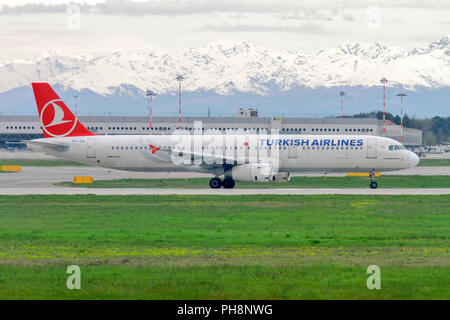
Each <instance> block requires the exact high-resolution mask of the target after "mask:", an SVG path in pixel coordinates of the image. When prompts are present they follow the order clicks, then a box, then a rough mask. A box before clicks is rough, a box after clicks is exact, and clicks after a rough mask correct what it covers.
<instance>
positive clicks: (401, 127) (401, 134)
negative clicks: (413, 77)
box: [397, 93, 407, 144]
mask: <svg viewBox="0 0 450 320" xmlns="http://www.w3.org/2000/svg"><path fill="white" fill-rule="evenodd" d="M406 96H407V94H406V93H399V94H397V97H400V105H401V107H400V143H401V144H403V97H406Z"/></svg>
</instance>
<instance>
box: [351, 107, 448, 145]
mask: <svg viewBox="0 0 450 320" xmlns="http://www.w3.org/2000/svg"><path fill="white" fill-rule="evenodd" d="M348 117H351V118H377V119H378V120H382V119H383V112H382V111H372V112H367V113H359V114H355V115H353V116H348ZM386 120H391V121H392V122H394V123H395V124H397V125H399V124H400V117H399V116H394V115H392V113H390V112H387V113H386ZM403 126H405V127H407V128H413V129H418V130H422V133H423V142H424V144H442V143H443V142H450V117H434V118H432V119H417V118H410V117H409V116H408V115H407V114H405V115H404V116H403Z"/></svg>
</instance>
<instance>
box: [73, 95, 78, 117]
mask: <svg viewBox="0 0 450 320" xmlns="http://www.w3.org/2000/svg"><path fill="white" fill-rule="evenodd" d="M73 98H74V99H75V116H76V117H78V114H77V98H78V96H73Z"/></svg>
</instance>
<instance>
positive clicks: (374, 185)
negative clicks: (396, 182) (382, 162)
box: [369, 172, 378, 189]
mask: <svg viewBox="0 0 450 320" xmlns="http://www.w3.org/2000/svg"><path fill="white" fill-rule="evenodd" d="M369 178H370V189H376V188H378V183H377V182H376V181H375V172H371V173H369Z"/></svg>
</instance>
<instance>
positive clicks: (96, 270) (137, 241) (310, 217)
mask: <svg viewBox="0 0 450 320" xmlns="http://www.w3.org/2000/svg"><path fill="white" fill-rule="evenodd" d="M449 213H450V196H371V197H367V196H338V195H332V196H276V195H258V196H254V195H252V196H94V195H86V196H81V195H79V196H0V298H1V299H11V298H13V299H29V298H34V299H87V298H92V299H116V298H122V299H135V298H137V299H166V298H170V299H298V298H304V299H349V298H350V299H449V298H450V271H449V265H450V248H449V235H450V217H449ZM71 264H77V265H79V266H80V267H81V272H82V280H81V287H82V289H81V290H74V291H71V290H68V289H67V288H66V285H65V284H66V279H67V277H68V274H66V273H65V272H66V268H67V266H68V265H71ZM372 264H375V265H378V266H380V268H381V286H382V289H381V290H368V289H367V288H366V280H367V277H368V276H369V275H367V274H366V268H367V267H368V266H369V265H372Z"/></svg>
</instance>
